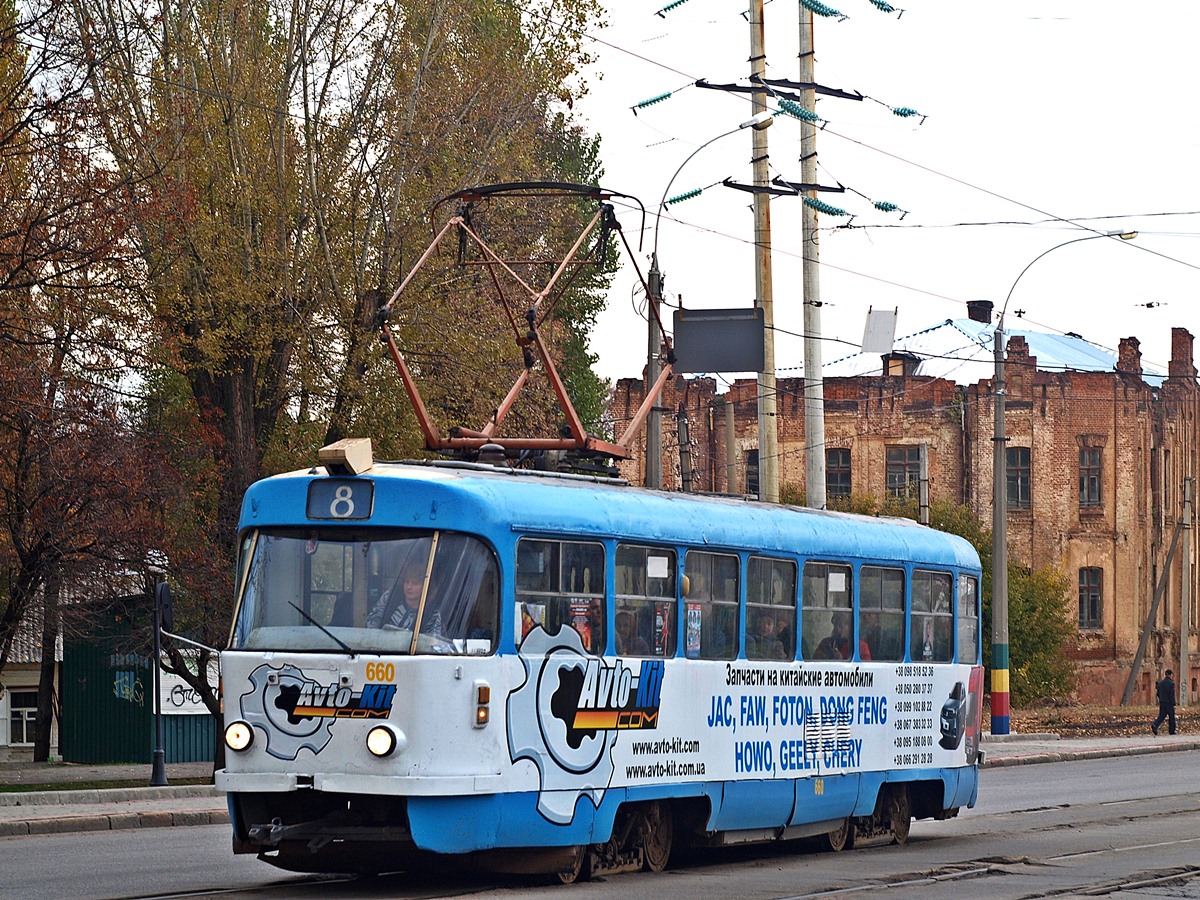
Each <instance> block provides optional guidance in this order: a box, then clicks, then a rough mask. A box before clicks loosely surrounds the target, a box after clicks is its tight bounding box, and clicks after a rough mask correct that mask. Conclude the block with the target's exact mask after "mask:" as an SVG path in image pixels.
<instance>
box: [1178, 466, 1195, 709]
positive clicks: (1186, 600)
mask: <svg viewBox="0 0 1200 900" xmlns="http://www.w3.org/2000/svg"><path fill="white" fill-rule="evenodd" d="M1192 485H1193V480H1192V479H1191V478H1185V479H1183V561H1182V564H1181V567H1180V568H1181V572H1182V574H1181V577H1180V579H1179V581H1180V585H1179V705H1180V706H1187V705H1188V689H1189V688H1190V687H1191V680H1192V674H1191V673H1192V661H1191V650H1190V648H1189V647H1188V639H1189V637H1190V635H1191V630H1192V628H1191V626H1192Z"/></svg>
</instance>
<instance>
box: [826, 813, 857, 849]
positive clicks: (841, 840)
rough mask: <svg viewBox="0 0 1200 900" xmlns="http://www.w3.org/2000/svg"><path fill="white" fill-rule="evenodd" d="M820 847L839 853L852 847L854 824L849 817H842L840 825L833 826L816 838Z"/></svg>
mask: <svg viewBox="0 0 1200 900" xmlns="http://www.w3.org/2000/svg"><path fill="white" fill-rule="evenodd" d="M818 840H819V841H820V844H821V849H823V850H828V851H829V852H830V853H841V852H842V851H843V850H850V849H852V848H853V847H854V825H853V823H851V821H850V820H849V819H843V820H842V824H841V826H840V827H838V828H835V829H834V830H833V831H830V832H829V833H827V834H823V835H821V837H820V838H819V839H818Z"/></svg>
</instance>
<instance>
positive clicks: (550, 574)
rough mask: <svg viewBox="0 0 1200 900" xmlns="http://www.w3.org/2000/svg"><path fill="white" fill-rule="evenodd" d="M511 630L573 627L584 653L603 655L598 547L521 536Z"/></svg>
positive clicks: (601, 564)
mask: <svg viewBox="0 0 1200 900" xmlns="http://www.w3.org/2000/svg"><path fill="white" fill-rule="evenodd" d="M516 612H517V627H518V631H519V633H520V635H521V638H522V639H524V637H525V635H527V634H529V632H530V631H532V630H533V629H534V627H535V626H538V625H541V626H542V627H544V628H545V629H546V630H547V631H548V632H550V633H551V634H557V633H558V630H559V629H560V628H564V627H566V628H573V629H575V631H576V632H578V634H579V638H580V640H581V641H582V642H583V648H584V649H585V650H586V651H587V652H589V653H595V654H600V653H603V652H604V640H605V635H606V633H607V624H606V619H605V610H604V546H603V545H602V544H595V543H591V542H584V541H547V540H534V539H532V538H522V539H521V540H520V541H518V542H517V610H516Z"/></svg>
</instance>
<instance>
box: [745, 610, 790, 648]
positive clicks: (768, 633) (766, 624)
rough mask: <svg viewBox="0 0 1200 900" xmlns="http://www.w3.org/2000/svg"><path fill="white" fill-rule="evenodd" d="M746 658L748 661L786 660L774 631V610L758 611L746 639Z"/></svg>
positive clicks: (777, 635) (781, 643) (776, 633)
mask: <svg viewBox="0 0 1200 900" xmlns="http://www.w3.org/2000/svg"><path fill="white" fill-rule="evenodd" d="M746 656H747V657H749V658H750V659H787V653H786V652H785V650H784V647H783V642H782V641H781V640H780V639H779V633H778V632H777V631H776V629H775V611H774V610H772V609H769V608H768V609H763V610H759V612H758V618H757V619H756V621H755V623H754V628H753V630H752V633H751V634H750V635H748V636H747V638H746Z"/></svg>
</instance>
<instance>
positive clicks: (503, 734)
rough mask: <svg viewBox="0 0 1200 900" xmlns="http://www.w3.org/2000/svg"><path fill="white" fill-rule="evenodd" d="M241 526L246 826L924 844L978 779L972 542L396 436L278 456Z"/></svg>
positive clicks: (238, 798)
mask: <svg viewBox="0 0 1200 900" xmlns="http://www.w3.org/2000/svg"><path fill="white" fill-rule="evenodd" d="M354 472H357V474H351V473H354ZM240 528H241V532H240V534H241V553H240V560H239V578H238V584H237V612H236V617H235V621H234V623H233V627H232V631H231V635H230V640H229V646H228V649H227V650H226V651H225V652H223V653H222V656H221V672H222V690H223V702H224V711H225V723H226V730H225V742H226V744H227V748H228V749H227V753H226V766H225V768H224V769H222V770H221V771H219V772H218V773H217V784H218V785H219V786H220V787H221V788H222V789H223V790H225V791H227V792H228V796H229V808H230V814H231V818H232V822H233V831H234V835H233V843H234V849H235V852H239V853H258V854H260V856H261V858H263V859H265V860H267V861H269V862H272V863H274V864H275V865H278V866H280V867H283V868H286V869H292V870H297V871H324V872H335V871H357V872H372V871H376V872H377V871H385V870H386V871H390V870H396V869H401V868H406V867H410V866H413V865H417V864H420V863H433V864H435V865H436V864H437V861H438V859H439V858H443V857H442V855H459V854H469V855H470V858H471V859H472V860H474V861H477V862H478V863H479V864H480V865H481V866H483V867H488V868H493V869H497V870H505V871H525V872H557V873H559V874H560V875H561V877H562V878H563V879H564V880H567V881H569V880H571V879H573V878H575V877H579V876H580V875H581V874H583V875H585V876H586V874H588V873H598V872H612V871H620V870H630V869H635V868H646V869H649V870H654V871H657V870H660V869H662V868H663V867H664V866H665V865H666V863H667V860H668V857H669V855H670V853H671V851H672V848H673V847H679V846H682V845H684V844H689V845H693V846H695V845H720V844H728V843H737V842H747V841H772V840H779V839H788V838H793V837H804V836H810V837H811V836H819V837H820V839H821V840H822V841H823V842H824V843H825V844H826V845H827V846H828V847H829V848H831V849H842V848H843V847H846V846H848V845H850V844H851V843H853V841H854V840H855V838H856V836H859V837H861V836H871V835H891V836H892V837H893V839H895V840H899V841H904V840H905V839H906V838H907V836H908V829H909V824H910V821H911V819H913V818H917V819H921V818H930V817H932V818H938V819H940V818H946V817H950V816H953V815H955V814H956V813H957V811H958V809H959V808H960V807H962V806H968V807H969V806H972V805H973V804H974V802H975V798H976V791H977V785H978V778H977V773H978V768H977V767H978V763H979V761H980V760H979V750H978V738H979V727H980V717H981V702H980V701H981V691H982V684H983V672H982V668H981V666H980V627H979V626H980V590H979V588H980V568H979V559H978V557H977V555H976V554H975V552H974V550H973V549H972V548H971V546H970V545H969V544H968V543H967V542H966V541H963V540H961V539H959V538H957V537H954V536H951V535H947V534H944V533H940V532H937V531H934V530H931V529H929V528H926V527H922V526H920V525H917V524H915V523H912V522H909V521H907V520H891V519H882V518H869V517H862V516H851V515H843V514H837V513H825V512H815V511H811V510H803V509H797V508H791V507H785V506H777V505H768V504H759V503H754V502H746V501H744V500H739V499H732V498H716V497H699V496H695V495H687V494H679V493H661V492H656V491H648V490H643V489H640V488H633V487H628V486H624V485H621V484H614V483H611V482H608V483H606V481H605V480H604V479H594V478H589V477H580V476H564V475H557V476H556V475H546V474H537V473H531V472H525V471H514V470H511V469H497V468H492V467H489V466H482V465H478V464H468V463H449V462H407V463H382V462H380V463H376V462H373V461H371V460H370V459H368V460H367V462H366V464H365V465H363V464H360V465H358V466H357V467H354V466H351V467H350V468H349V469H346V468H344V467H342V466H340V465H331V466H330V467H329V468H322V467H316V468H313V469H311V470H306V471H301V472H293V473H290V474H286V475H280V476H276V477H273V478H267V479H265V480H263V481H260V482H258V483H257V484H255V485H253V486H252V487H251V488H250V489H249V491H248V492H247V494H246V497H245V500H244V502H243V505H242V518H241V525H240Z"/></svg>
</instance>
